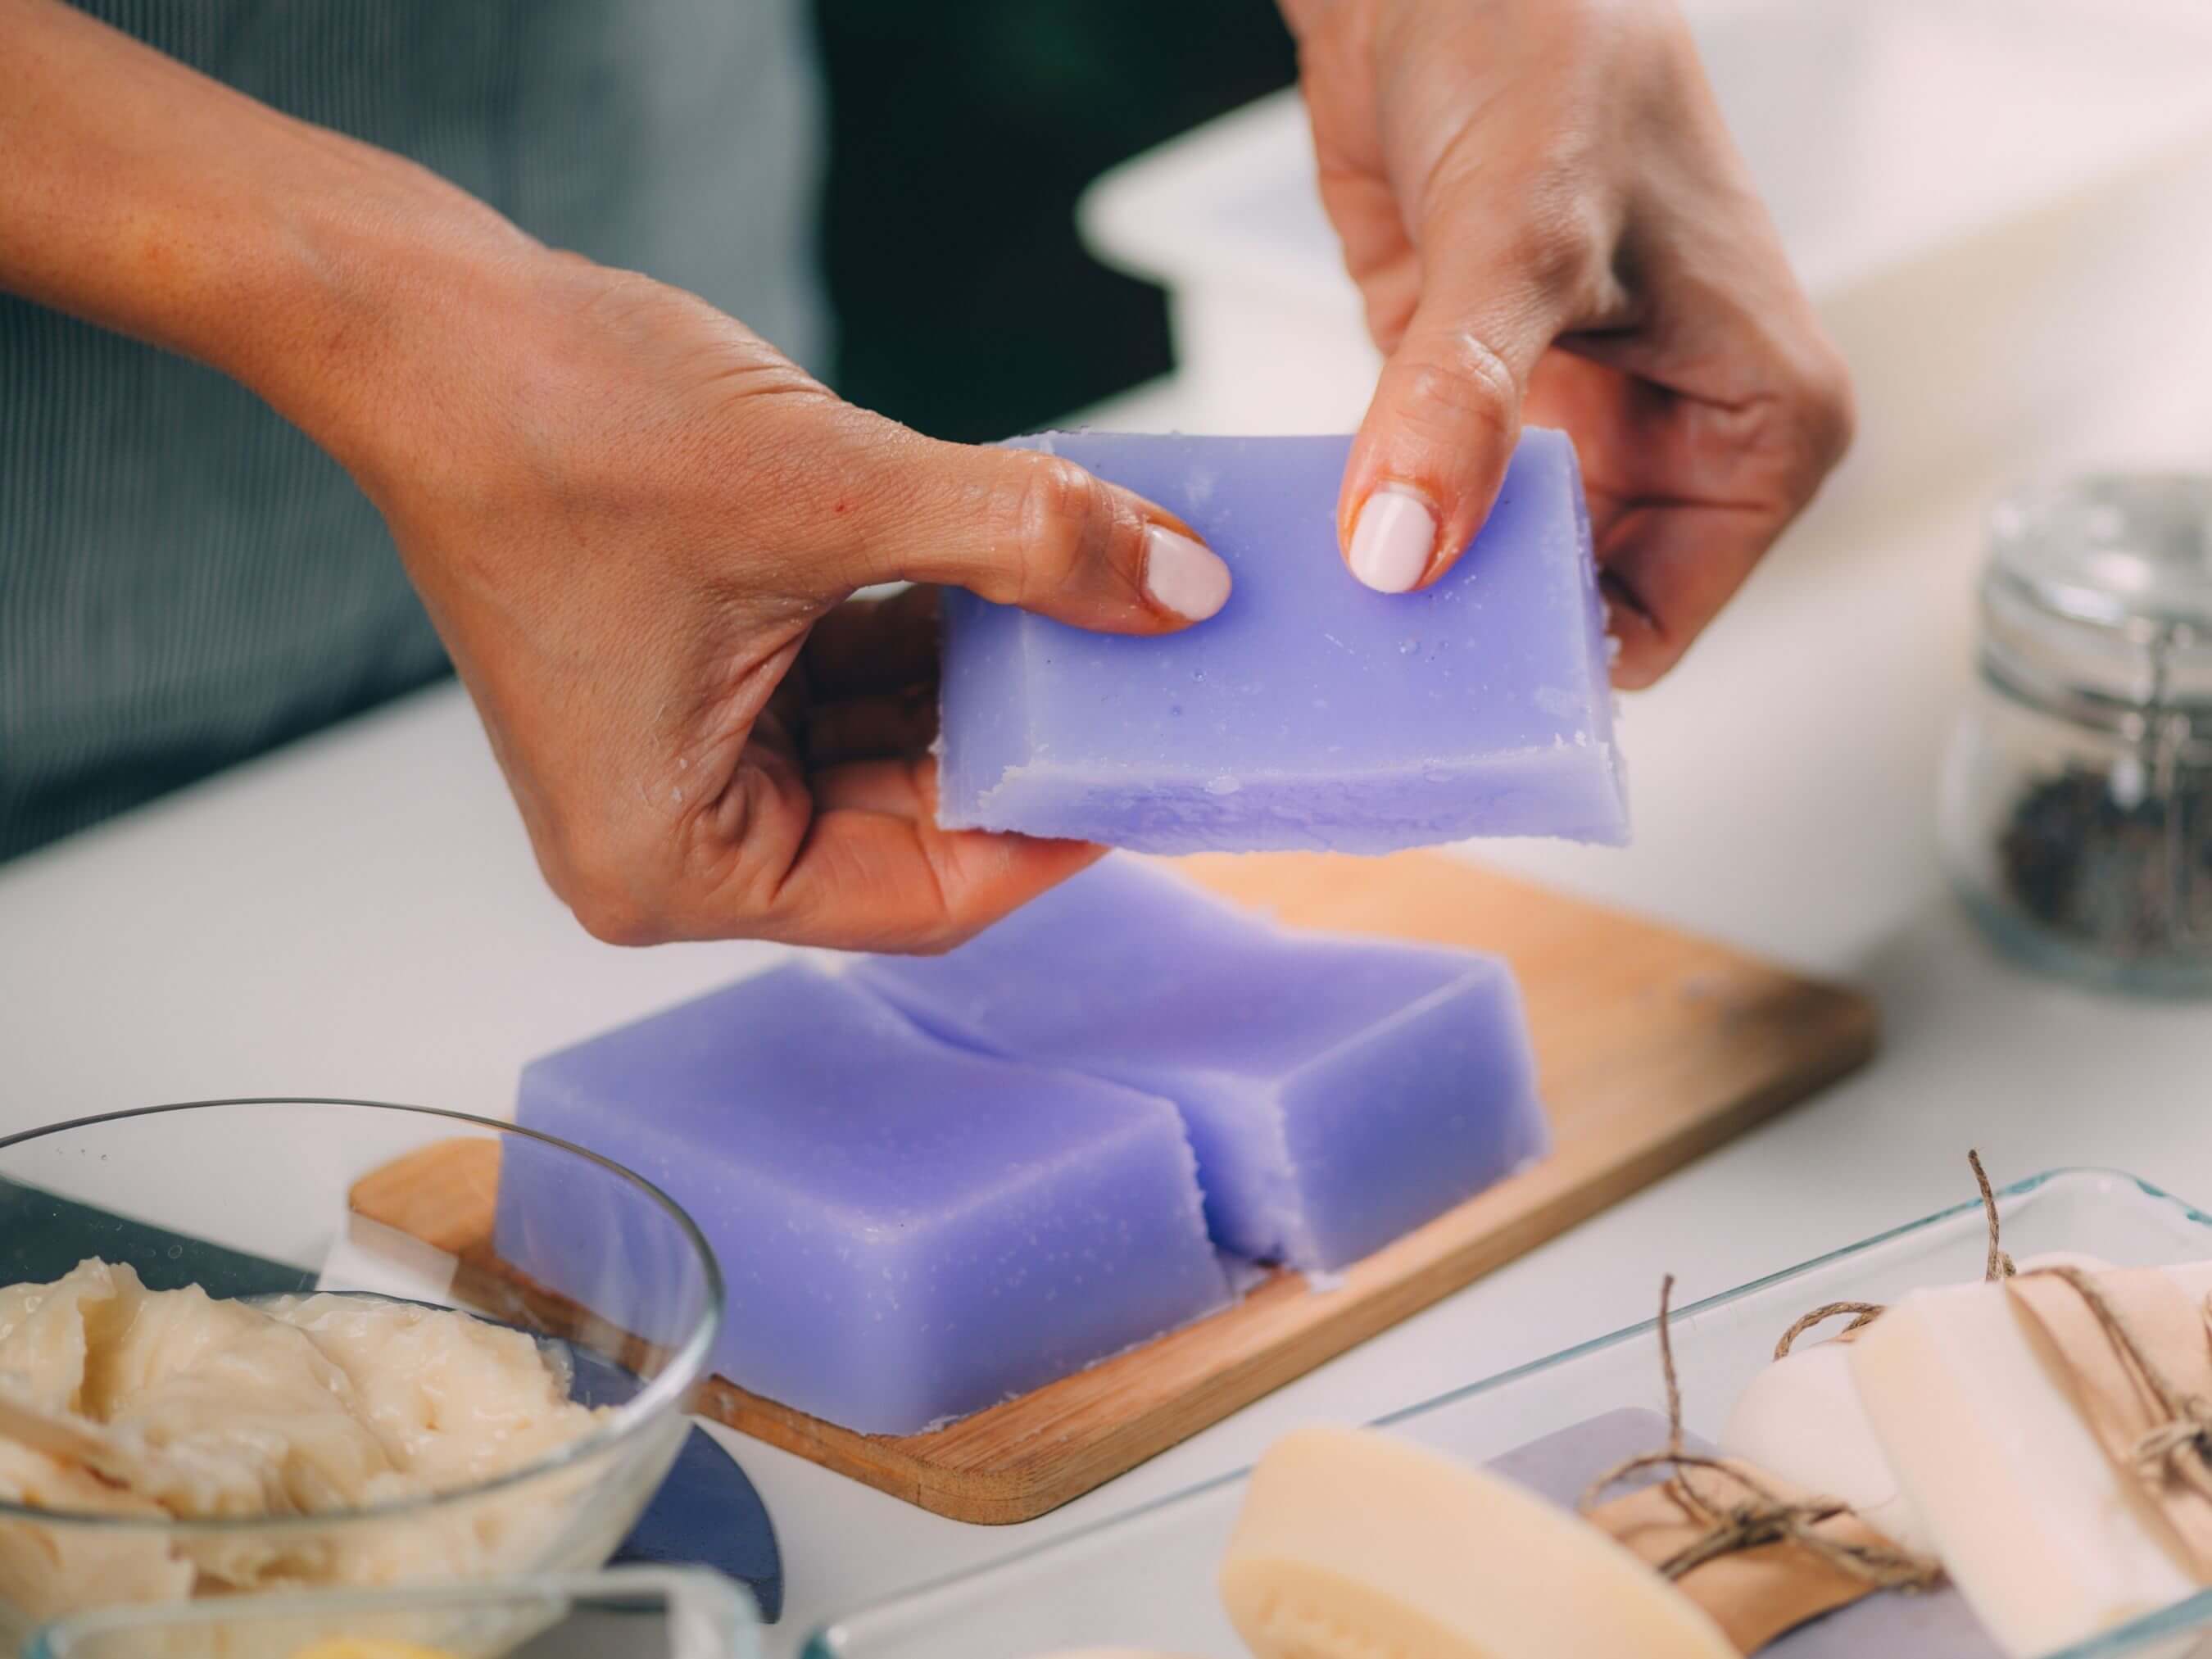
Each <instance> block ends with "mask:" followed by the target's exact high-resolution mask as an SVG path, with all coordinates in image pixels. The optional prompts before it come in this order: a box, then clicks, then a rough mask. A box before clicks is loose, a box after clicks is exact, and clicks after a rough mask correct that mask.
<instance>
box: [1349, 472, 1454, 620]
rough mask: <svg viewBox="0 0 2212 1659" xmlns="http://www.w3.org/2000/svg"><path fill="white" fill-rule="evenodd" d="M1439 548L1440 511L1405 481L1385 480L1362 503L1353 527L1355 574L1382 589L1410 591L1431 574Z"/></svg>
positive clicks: (1398, 591)
mask: <svg viewBox="0 0 2212 1659" xmlns="http://www.w3.org/2000/svg"><path fill="white" fill-rule="evenodd" d="M1436 550H1437V515H1436V514H1435V513H1431V511H1430V510H1429V504H1428V503H1427V502H1426V501H1423V500H1422V499H1421V498H1420V497H1419V495H1415V494H1414V493H1413V491H1412V490H1410V489H1407V488H1406V487H1405V486H1404V485H1402V484H1384V485H1383V486H1382V487H1381V488H1380V489H1377V490H1376V492H1375V493H1374V494H1373V495H1370V496H1369V497H1368V498H1367V504H1366V505H1365V506H1364V507H1361V508H1360V509H1359V521H1358V523H1357V524H1355V525H1354V526H1352V554H1351V557H1350V561H1349V562H1350V563H1351V566H1352V574H1353V575H1355V576H1357V577H1358V578H1359V580H1361V581H1363V582H1365V583H1366V584H1367V586H1370V587H1371V588H1373V589H1375V591H1376V592H1378V593H1404V592H1408V591H1410V590H1411V589H1412V588H1413V586H1415V585H1416V584H1418V583H1419V581H1420V580H1421V578H1422V577H1423V576H1424V575H1425V574H1428V568H1429V560H1430V559H1431V556H1434V554H1435V552H1436Z"/></svg>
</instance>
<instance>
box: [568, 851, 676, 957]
mask: <svg viewBox="0 0 2212 1659" xmlns="http://www.w3.org/2000/svg"><path fill="white" fill-rule="evenodd" d="M635 867H636V866H635V863H634V861H633V860H629V859H627V858H624V857H623V856H622V855H621V854H619V852H617V850H616V849H615V848H612V847H611V846H605V845H599V844H592V845H586V846H577V845H574V844H573V843H572V844H571V845H570V846H569V847H568V848H565V849H564V851H563V854H562V856H561V858H560V859H559V860H558V861H557V863H556V864H555V865H554V866H553V867H551V868H550V869H549V871H548V872H547V880H548V882H549V884H550V885H551V887H552V889H553V890H554V892H555V894H556V895H557V896H559V898H560V899H561V902H562V903H564V904H566V905H567V906H568V909H569V912H570V913H571V914H572V915H574V917H575V918H576V921H577V923H578V925H579V926H580V927H582V928H583V930H584V931H585V932H586V933H589V934H590V935H591V936H592V938H593V939H598V940H599V942H600V943H601V944H604V945H661V944H665V943H666V942H667V941H668V940H670V939H672V938H674V937H675V936H676V935H675V933H674V932H673V930H672V929H671V927H670V924H669V921H668V918H667V916H666V915H665V908H664V907H663V906H661V905H660V904H659V903H657V902H654V901H653V898H652V896H651V895H650V894H649V893H648V892H647V891H646V890H644V889H643V888H642V887H641V884H640V883H639V882H638V880H637V879H636V878H635Z"/></svg>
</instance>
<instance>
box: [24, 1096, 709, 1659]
mask: <svg viewBox="0 0 2212 1659" xmlns="http://www.w3.org/2000/svg"><path fill="white" fill-rule="evenodd" d="M455 1140H465V1141H468V1142H471V1143H476V1144H475V1145H474V1146H472V1147H471V1148H470V1149H469V1150H468V1151H467V1152H465V1154H464V1155H463V1156H461V1157H460V1158H453V1157H452V1156H450V1155H447V1156H441V1157H439V1158H431V1159H424V1160H422V1164H421V1168H422V1170H424V1171H425V1178H424V1179H422V1180H421V1181H418V1182H408V1181H405V1180H402V1181H401V1182H400V1184H401V1185H402V1186H403V1187H404V1188H406V1189H407V1190H408V1192H409V1194H410V1204H411V1205H412V1206H413V1209H414V1212H415V1214H414V1216H412V1217H411V1218H410V1220H409V1224H408V1227H407V1231H404V1232H403V1231H398V1230H397V1229H395V1228H394V1227H392V1226H387V1225H384V1224H382V1223H380V1222H374V1221H371V1220H369V1219H368V1218H366V1217H364V1216H362V1215H360V1214H357V1213H356V1212H355V1209H354V1206H353V1196H354V1189H355V1188H356V1183H358V1182H361V1181H362V1178H363V1177H364V1176H370V1175H371V1174H373V1173H375V1172H379V1171H384V1172H386V1173H383V1174H380V1175H379V1176H378V1179H379V1181H380V1182H382V1183H384V1193H385V1198H386V1202H385V1203H384V1204H383V1205H382V1206H380V1213H383V1214H386V1215H389V1214H391V1213H392V1210H391V1206H390V1203H389V1198H390V1192H391V1186H392V1182H393V1180H394V1176H392V1174H391V1173H390V1171H391V1170H392V1165H393V1164H394V1163H395V1160H400V1159H404V1158H409V1157H410V1155H411V1154H416V1153H419V1152H423V1151H424V1149H425V1148H427V1147H428V1146H432V1145H433V1144H434V1143H439V1142H446V1141H455ZM501 1170H505V1171H507V1174H508V1175H509V1176H514V1175H515V1174H516V1173H517V1172H518V1171H520V1172H522V1173H523V1174H524V1175H525V1176H526V1179H527V1181H528V1182H529V1183H530V1184H531V1187H532V1192H533V1194H534V1195H535V1197H536V1199H537V1200H538V1202H539V1203H540V1204H542V1202H543V1200H544V1199H546V1198H547V1197H549V1196H550V1197H551V1198H553V1199H555V1200H557V1201H556V1203H554V1204H553V1205H552V1206H550V1208H551V1210H552V1211H554V1212H557V1213H558V1215H559V1216H560V1218H561V1232H562V1237H561V1239H560V1240H559V1242H558V1255H559V1256H560V1261H561V1263H562V1264H565V1265H562V1267H561V1268H560V1271H559V1273H558V1274H557V1275H556V1276H557V1279H558V1280H559V1284H560V1293H558V1294H556V1293H553V1292H551V1291H549V1290H548V1289H547V1288H546V1287H545V1286H544V1285H542V1284H538V1283H536V1282H533V1281H532V1280H530V1279H525V1278H522V1277H520V1275H519V1274H518V1273H516V1272H515V1271H514V1270H513V1268H512V1267H509V1266H507V1264H504V1263H502V1262H501V1261H498V1260H496V1259H495V1258H494V1257H493V1256H492V1255H491V1253H490V1251H489V1249H487V1248H486V1243H485V1241H484V1240H483V1237H481V1234H482V1231H483V1227H482V1218H483V1216H484V1215H485V1214H486V1213H487V1207H486V1206H487V1204H488V1201H489V1199H490V1195H491V1190H492V1189H494V1188H495V1187H496V1183H497V1182H498V1181H499V1179H500V1171H501ZM433 1176H435V1178H432V1177H433ZM441 1183H442V1184H441ZM535 1212H538V1213H544V1210H543V1209H536V1211H535ZM471 1215H473V1216H474V1217H476V1218H477V1222H476V1224H475V1226H474V1233H475V1235H476V1236H473V1237H471V1236H470V1228H469V1227H468V1226H466V1225H456V1226H454V1227H453V1228H446V1227H445V1223H446V1221H447V1218H449V1217H450V1218H455V1220H456V1222H457V1223H458V1222H459V1221H461V1220H463V1219H465V1218H467V1217H469V1216H471ZM441 1229H443V1231H441ZM502 1242H504V1241H502ZM92 1257H97V1258H99V1259H100V1260H103V1261H107V1262H109V1263H110V1264H113V1265H127V1266H129V1267H131V1268H132V1269H134V1270H135V1271H136V1272H137V1273H138V1275H139V1277H140V1278H141V1279H143V1280H144V1281H145V1283H146V1285H147V1286H148V1287H149V1289H152V1290H156V1291H163V1290H175V1289H179V1288H182V1287H184V1286H185V1285H198V1286H200V1287H201V1288H202V1289H204V1290H205V1291H207V1292H208V1293H209V1294H210V1295H211V1296H216V1297H246V1298H256V1297H284V1296H295V1295H302V1294H307V1293H313V1292H327V1293H332V1294H337V1295H341V1296H347V1297H374V1298H380V1299H385V1300H397V1301H401V1302H410V1303H416V1304H428V1305H430V1306H435V1307H441V1308H452V1309H458V1310H462V1311H464V1312H466V1313H470V1314H472V1315H474V1316H477V1317H479V1318H483V1319H487V1320H489V1321H492V1322H495V1323H499V1324H502V1325H506V1326H508V1327H511V1328H517V1329H520V1330H522V1331H525V1332H527V1333H529V1334H531V1335H532V1337H533V1338H534V1339H536V1340H537V1342H538V1347H539V1350H540V1352H543V1353H544V1355H545V1356H546V1357H547V1358H548V1359H549V1360H550V1362H551V1363H552V1364H554V1365H555V1367H556V1373H557V1374H565V1376H567V1379H568V1387H569V1393H570V1395H571V1397H572V1399H574V1400H576V1401H580V1402H581V1403H583V1404H585V1405H587V1406H592V1407H602V1408H604V1409H603V1410H602V1411H601V1413H600V1415H599V1419H598V1420H597V1421H596V1422H595V1423H594V1424H593V1425H592V1426H591V1428H590V1429H589V1430H588V1431H586V1433H584V1434H583V1435H582V1436H581V1437H579V1438H576V1439H574V1440H571V1441H569V1442H568V1443H566V1444H563V1445H562V1446H560V1447H558V1448H557V1449H554V1450H551V1451H550V1452H546V1453H544V1455H539V1456H538V1457H537V1458H535V1459H534V1460H533V1461H530V1462H524V1463H522V1464H521V1465H520V1467H513V1468H508V1469H507V1472H505V1473H503V1474H499V1475H498V1476H497V1477H496V1478H494V1479H489V1480H481V1481H479V1482H478V1483H477V1484H475V1485H471V1486H457V1487H453V1488H452V1489H449V1490H441V1491H437V1492H434V1493H433V1494H431V1495H428V1496H422V1497H413V1498H404V1499H398V1500H391V1501H386V1502H384V1503H381V1504H368V1505H366V1506H364V1507H361V1508H357V1509H337V1510H318V1511H317V1512H315V1513H312V1514H294V1515H283V1516H228V1517H225V1518H221V1519H213V1520H206V1519H199V1520H191V1519H178V1518H171V1517H168V1516H116V1515H112V1514H95V1513H91V1512H88V1511H86V1510H64V1509H56V1508H43V1507H34V1506H29V1505H26V1504H21V1503H12V1502H0V1652H13V1651H14V1650H15V1645H16V1644H20V1643H21V1641H22V1639H23V1638H24V1637H25V1636H26V1635H27V1632H29V1630H30V1629H31V1628H32V1627H33V1626H36V1625H38V1624H39V1623H40V1621H42V1620H49V1619H54V1618H58V1617H60V1616H62V1615H64V1614H68V1613H76V1612H80V1611H82V1610H85V1609H88V1608H94V1607H112V1606H118V1605H125V1604H131V1603H139V1602H151V1601H173V1600H176V1599H178V1598H179V1596H180V1595H186V1596H188V1595H193V1594H196V1593H214V1592H215V1590H216V1586H217V1583H218V1580H217V1577H216V1572H215V1571H214V1570H215V1569H217V1568H219V1570H220V1571H221V1573H222V1575H226V1576H227V1577H228V1579H229V1580H230V1581H231V1582H235V1581H236V1579H237V1577H238V1574H239V1571H240V1563H248V1564H253V1565H252V1576H253V1577H254V1580H255V1583H256V1585H257V1587H264V1586H265V1588H268V1589H304V1588H318V1587H321V1586H325V1585H341V1586H376V1585H398V1584H429V1583H456V1582H471V1581H475V1580H480V1579H485V1578H491V1577H513V1576H517V1575H521V1574H526V1573H532V1572H541V1571H572V1570H578V1569H584V1568H591V1567H596V1566H599V1565H601V1564H602V1563H604V1562H605V1560H606V1559H607V1558H608V1557H609V1556H610V1555H611V1553H613V1551H614V1550H615V1548H616V1547H617V1545H618V1544H619V1543H620V1542H621V1541H622V1540H623V1537H624V1536H625V1535H626V1534H628V1532H629V1528H631V1526H632V1525H633V1524H634V1523H635V1521H636V1519H637V1517H638V1516H639V1515H640V1513H641V1511H642V1510H644V1508H645V1505H646V1504H647V1502H648V1501H649V1500H650V1499H651V1498H652V1496H653V1492H654V1491H655V1490H656V1489H657V1488H658V1487H659V1484H660V1481H661V1480H662V1478H663V1477H664V1476H665V1474H667V1471H668V1468H669V1466H670V1464H671V1462H673V1460H674V1459H675V1456H676V1454H677V1452H678V1449H680V1447H681V1446H682V1444H683V1442H684V1436H685V1434H686V1432H687V1431H688V1427H689V1425H688V1421H687V1419H686V1411H687V1408H688V1407H689V1405H690V1401H691V1400H692V1398H693V1395H694V1393H695V1391H696V1389H697V1387H698V1385H699V1383H701V1381H702V1378H703V1376H704V1375H705V1369H706V1363H707V1357H708V1351H709V1349H710V1347H711V1346H712V1344H713V1341H714V1334H715V1329H716V1326H717V1324H718V1322H719V1321H720V1310H721V1305H722V1282H721V1276H720V1270H719V1269H718V1268H717V1267H716V1265H715V1262H714V1255H713V1253H712V1252H711V1250H709V1249H708V1245H707V1243H706V1241H705V1240H704V1239H703V1238H702V1237H701V1236H700V1234H699V1231H698V1229H697V1228H696V1226H694V1225H692V1223H691V1220H690V1218H689V1217H688V1216H686V1215H685V1214H684V1212H683V1211H681V1210H680V1209H678V1207H677V1206H675V1204H673V1203H672V1202H671V1200H669V1199H667V1198H666V1197H665V1196H664V1195H663V1194H661V1193H660V1192H659V1190H658V1189H657V1188H653V1187H652V1186H650V1185H648V1184H647V1182H644V1181H642V1180H641V1179H640V1178H638V1177H637V1176H634V1175H631V1174H630V1173H629V1172H628V1171H627V1170H623V1169H622V1168H620V1167H619V1166H617V1165H616V1164H611V1163H609V1162H607V1161H606V1160H605V1159H604V1158H599V1157H597V1156H595V1155H593V1154H592V1153H590V1152H585V1151H583V1150H582V1149H581V1148H580V1147H576V1146H569V1145H568V1143H566V1142H563V1141H559V1140H554V1139H550V1138H548V1137H546V1136H544V1135H539V1134H535V1133H532V1132H530V1131H528V1130H524V1129H518V1128H515V1127H513V1126H511V1125H508V1124H503V1123H497V1122H493V1121H488V1120H485V1119H481V1118H474V1117H468V1116H465V1115H460V1114H458V1113H452V1112H440V1111H434V1110H429V1109H423V1108H419V1107H409V1106H392V1105H384V1104H379V1103H372V1102H366V1101H344V1100H310V1099H298V1100H228V1101H199V1102H192V1103H185V1104H179V1105H173V1106H155V1107H149V1108H146V1109H141V1110H137V1111H128V1112H118V1113H115V1114H112V1115H106V1116H100V1117H94V1118H85V1119H81V1120H78V1121H74V1122H69V1123H61V1124H56V1125H53V1126H52V1127H47V1128H44V1129H37V1130H33V1131H31V1132H29V1133H24V1134H19V1135H14V1136H10V1137H8V1138H6V1139H0V1285H21V1284H44V1283H47V1282H50V1281H52V1280H54V1279H58V1278H60V1277H62V1276H63V1275H64V1274H65V1273H68V1272H70V1269H72V1268H73V1267H76V1265H77V1263H78V1262H80V1261H83V1260H85V1259H87V1258H92ZM27 1322H28V1321H27V1320H26V1323H27ZM8 1337H9V1333H8V1332H7V1331H5V1330H0V1356H4V1353H5V1352H6V1343H7V1340H8ZM6 1363H7V1362H6V1360H5V1358H3V1357H0V1367H4V1365H5V1364H6ZM456 1409H458V1407H456ZM5 1450H9V1448H6V1447H4V1446H0V1451H5ZM15 1455H17V1456H21V1455H23V1454H22V1453H21V1451H20V1449H15ZM5 1473H6V1470H5V1466H4V1465H0V1476H4V1474H5ZM22 1491H23V1488H22V1486H20V1485H10V1486H4V1487H0V1495H5V1494H19V1493H21V1492H22Z"/></svg>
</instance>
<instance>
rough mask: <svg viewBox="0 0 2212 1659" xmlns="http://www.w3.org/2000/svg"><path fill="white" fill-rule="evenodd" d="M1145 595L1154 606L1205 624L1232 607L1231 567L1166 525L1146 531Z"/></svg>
mask: <svg viewBox="0 0 2212 1659" xmlns="http://www.w3.org/2000/svg"><path fill="white" fill-rule="evenodd" d="M1145 592H1146V594H1147V595H1149V596H1150V597H1151V599H1152V603H1153V604H1154V605H1158V606H1159V607H1160V608H1161V609H1162V610H1164V611H1174V612H1175V613H1176V616H1178V617H1188V618H1189V620H1191V621H1192V622H1204V621H1205V620H1206V618H1207V617H1210V616H1212V614H1213V613H1214V612H1215V611H1218V610H1220V609H1221V607H1222V606H1223V605H1226V604H1228V603H1229V567H1228V566H1227V565H1225V564H1224V563H1222V562H1221V560H1220V558H1219V556H1218V555H1216V554H1215V553H1214V551H1213V550H1212V549H1211V548H1209V547H1207V546H1206V544H1204V543H1202V542H1194V541H1193V540H1191V538H1189V537H1188V536H1179V535H1177V534H1176V532H1174V531H1172V530H1170V529H1168V528H1167V527H1166V526H1163V525H1149V526H1146V530H1145Z"/></svg>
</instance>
